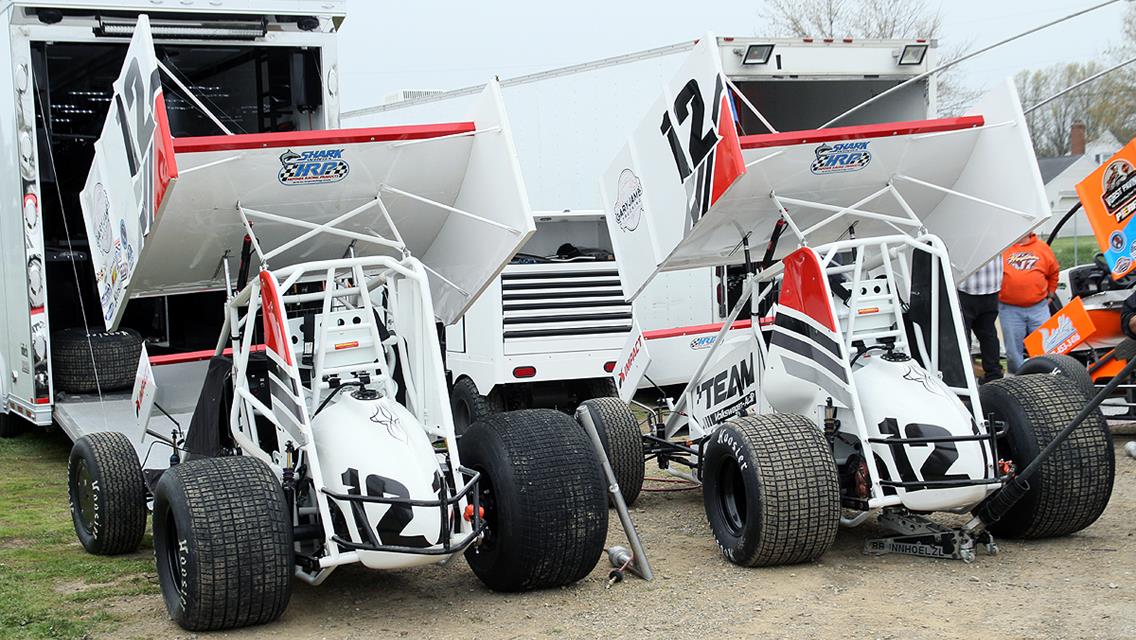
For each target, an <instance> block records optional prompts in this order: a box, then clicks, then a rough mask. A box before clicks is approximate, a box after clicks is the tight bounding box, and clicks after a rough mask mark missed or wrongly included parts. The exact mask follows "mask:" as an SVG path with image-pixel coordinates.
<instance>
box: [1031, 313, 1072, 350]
mask: <svg viewBox="0 0 1136 640" xmlns="http://www.w3.org/2000/svg"><path fill="white" fill-rule="evenodd" d="M1080 341H1081V335H1080V334H1079V333H1077V328H1076V327H1074V326H1073V319H1072V318H1070V317H1069V316H1058V318H1057V326H1056V327H1054V328H1053V329H1048V328H1046V327H1042V328H1041V346H1042V348H1043V349H1045V352H1046V353H1065V352H1066V351H1068V350H1069V349H1070V348H1072V347H1073V345H1075V344H1076V343H1078V342H1080Z"/></svg>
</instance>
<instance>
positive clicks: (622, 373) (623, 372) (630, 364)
mask: <svg viewBox="0 0 1136 640" xmlns="http://www.w3.org/2000/svg"><path fill="white" fill-rule="evenodd" d="M642 350H643V334H639V337H638V338H636V340H635V344H634V346H632V347H631V355H629V356H627V362H625V363H624V364H623V368H622V369H620V370H619V375H618V378H619V386H620V388H623V383H624V382H625V381H626V380H627V374H628V373H630V372H631V369H632V368H634V367H635V359H636V358H638V357H639V352H640V351H642Z"/></svg>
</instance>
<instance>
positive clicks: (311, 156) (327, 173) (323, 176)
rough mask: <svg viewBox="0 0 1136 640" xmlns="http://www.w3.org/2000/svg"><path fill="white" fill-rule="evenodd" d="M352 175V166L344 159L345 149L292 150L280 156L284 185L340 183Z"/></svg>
mask: <svg viewBox="0 0 1136 640" xmlns="http://www.w3.org/2000/svg"><path fill="white" fill-rule="evenodd" d="M349 173H351V165H350V164H348V163H347V160H345V159H344V158H343V149H319V150H309V151H301V152H299V153H296V152H295V151H292V150H291V149H289V150H287V151H285V152H284V153H282V154H280V173H278V174H277V176H276V177H277V179H278V180H280V184H283V185H297V184H329V183H332V182H339V181H340V180H343V179H344V178H346V177H347V174H349Z"/></svg>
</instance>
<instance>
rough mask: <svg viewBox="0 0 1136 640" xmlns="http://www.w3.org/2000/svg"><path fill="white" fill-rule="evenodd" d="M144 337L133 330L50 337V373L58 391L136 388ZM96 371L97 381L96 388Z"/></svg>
mask: <svg viewBox="0 0 1136 640" xmlns="http://www.w3.org/2000/svg"><path fill="white" fill-rule="evenodd" d="M141 353H142V336H140V335H139V334H138V332H137V331H134V330H133V329H122V330H119V331H112V332H105V331H92V332H91V333H90V334H88V333H87V332H86V331H84V330H83V329H81V328H78V329H64V330H63V331H60V332H58V333H56V334H54V335H53V336H51V371H52V376H53V378H54V380H55V388H56V390H58V391H66V392H68V393H91V392H94V391H98V390H99V388H100V387H101V388H102V390H103V391H120V390H122V389H130V388H131V387H132V386H133V385H134V374H135V373H136V372H137V371H138V356H139V354H141ZM96 371H97V372H98V380H97V384H96V375H95V373H96Z"/></svg>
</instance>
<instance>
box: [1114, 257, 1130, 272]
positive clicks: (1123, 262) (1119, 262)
mask: <svg viewBox="0 0 1136 640" xmlns="http://www.w3.org/2000/svg"><path fill="white" fill-rule="evenodd" d="M1131 268H1132V258H1129V257H1128V256H1120V257H1119V258H1117V259H1116V264H1115V265H1113V266H1112V272H1113V273H1115V274H1116V275H1118V276H1122V275H1124V274H1126V273H1128V271H1129V270H1130V269H1131Z"/></svg>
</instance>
